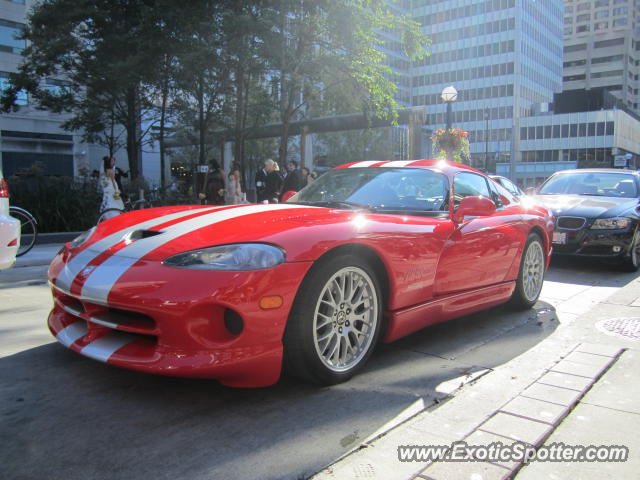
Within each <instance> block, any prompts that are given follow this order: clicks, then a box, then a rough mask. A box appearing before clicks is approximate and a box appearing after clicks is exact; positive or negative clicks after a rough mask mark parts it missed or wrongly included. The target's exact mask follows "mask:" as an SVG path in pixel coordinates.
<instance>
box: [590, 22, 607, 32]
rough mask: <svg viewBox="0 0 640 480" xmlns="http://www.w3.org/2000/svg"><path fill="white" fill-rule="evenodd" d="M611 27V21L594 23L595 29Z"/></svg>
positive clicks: (595, 30)
mask: <svg viewBox="0 0 640 480" xmlns="http://www.w3.org/2000/svg"><path fill="white" fill-rule="evenodd" d="M607 28H609V22H596V23H594V24H593V31H594V32H597V31H599V30H606V29H607Z"/></svg>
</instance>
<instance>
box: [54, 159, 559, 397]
mask: <svg viewBox="0 0 640 480" xmlns="http://www.w3.org/2000/svg"><path fill="white" fill-rule="evenodd" d="M552 233H553V219H552V217H551V215H550V214H549V213H548V211H547V210H545V209H544V208H541V207H539V206H535V205H533V203H531V205H530V206H526V205H525V204H522V203H521V202H518V201H517V200H516V199H515V198H514V197H513V195H511V194H510V193H509V192H508V191H507V190H506V189H504V188H503V187H501V186H500V185H498V184H496V183H495V182H493V181H491V180H490V179H489V178H488V177H487V176H486V175H484V174H482V173H480V172H478V171H475V170H473V169H471V168H470V167H466V166H464V165H459V164H455V163H447V162H444V161H434V160H421V161H390V162H371V161H369V162H357V163H352V164H347V165H344V166H343V167H339V168H335V169H333V170H331V171H329V172H327V173H326V174H324V175H322V176H321V177H319V178H318V179H317V180H316V181H315V182H313V183H312V184H310V185H308V186H307V187H305V188H304V189H302V190H301V191H300V192H298V193H297V194H295V195H294V196H293V197H291V198H290V199H289V200H288V201H287V202H286V203H284V204H272V205H233V206H225V207H201V206H174V207H163V208H152V209H145V210H139V211H135V212H131V213H126V214H123V215H118V216H117V217H114V218H112V219H109V220H107V221H105V222H103V223H100V224H99V225H97V226H96V227H94V228H93V229H91V230H89V231H87V232H85V233H84V234H82V235H81V236H79V237H78V238H77V239H75V240H74V241H73V242H70V243H69V244H67V245H66V246H65V248H64V249H63V250H62V251H61V252H60V253H59V254H58V255H57V256H56V257H55V259H54V260H53V262H52V263H51V266H50V268H49V280H50V283H51V286H52V290H53V296H54V301H55V302H54V307H53V310H52V311H51V314H50V316H49V320H48V324H49V328H50V330H51V332H52V333H53V335H55V336H56V338H57V339H58V340H59V341H60V342H61V343H62V344H63V345H65V346H67V347H69V348H71V349H72V350H73V351H75V352H78V353H80V354H82V355H85V356H88V357H91V358H94V359H97V360H101V361H103V362H107V363H109V364H111V365H116V366H119V367H125V368H130V369H134V370H140V371H144V372H152V373H159V374H165V375H178V376H188V377H209V378H215V379H218V380H219V381H221V382H222V383H223V384H225V385H230V386H238V387H258V386H266V385H270V384H273V383H274V382H276V381H277V380H278V378H279V377H280V373H281V370H282V365H283V363H284V364H285V365H286V368H287V370H288V371H289V372H291V373H292V374H294V375H295V376H298V377H300V378H302V379H305V380H308V381H311V382H315V383H318V384H325V385H328V384H335V383H339V382H342V381H345V380H347V379H349V378H350V377H351V376H352V375H354V374H355V373H356V372H357V371H358V370H360V369H361V368H362V367H363V365H364V364H365V362H366V361H367V359H368V358H369V356H370V355H371V353H372V351H373V349H374V347H375V345H376V344H377V343H378V340H379V339H382V340H383V341H385V342H391V341H393V340H396V339H398V338H400V337H403V336H405V335H408V334H410V333H412V332H415V331H417V330H419V329H421V328H424V327H426V326H429V325H431V324H434V323H437V322H441V321H444V320H448V319H450V318H454V317H459V316H461V315H466V314H469V313H471V312H475V311H478V310H481V309H485V308H488V307H492V306H494V305H498V304H502V303H505V302H511V304H512V305H513V306H515V307H517V308H530V307H531V306H533V304H534V303H535V302H536V301H537V299H538V296H539V294H540V290H541V288H542V283H543V276H544V272H545V269H546V267H547V266H548V260H549V255H550V253H551V235H552Z"/></svg>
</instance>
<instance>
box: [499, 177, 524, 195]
mask: <svg viewBox="0 0 640 480" xmlns="http://www.w3.org/2000/svg"><path fill="white" fill-rule="evenodd" d="M502 185H503V186H504V188H506V189H507V190H509V192H511V193H512V194H513V195H515V196H516V197H519V196H520V195H522V193H521V192H520V191H519V190H518V187H516V186H515V185H514V184H513V183H512V182H511V181H510V180H507V179H504V180H503V181H502Z"/></svg>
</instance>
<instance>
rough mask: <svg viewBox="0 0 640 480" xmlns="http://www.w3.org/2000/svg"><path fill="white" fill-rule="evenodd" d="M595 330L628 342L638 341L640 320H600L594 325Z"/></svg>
mask: <svg viewBox="0 0 640 480" xmlns="http://www.w3.org/2000/svg"><path fill="white" fill-rule="evenodd" d="M596 328H597V329H598V330H600V331H601V332H604V333H606V334H607V335H615V336H617V337H623V338H626V339H628V340H638V339H639V338H640V318H637V317H623V318H610V319H608V320H600V321H599V322H598V323H596Z"/></svg>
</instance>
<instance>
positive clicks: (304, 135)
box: [300, 127, 309, 168]
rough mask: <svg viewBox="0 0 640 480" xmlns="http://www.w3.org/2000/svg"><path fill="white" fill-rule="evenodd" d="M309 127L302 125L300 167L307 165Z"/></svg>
mask: <svg viewBox="0 0 640 480" xmlns="http://www.w3.org/2000/svg"><path fill="white" fill-rule="evenodd" d="M308 132H309V127H302V133H301V134H300V168H302V167H306V165H307V133H308Z"/></svg>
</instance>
